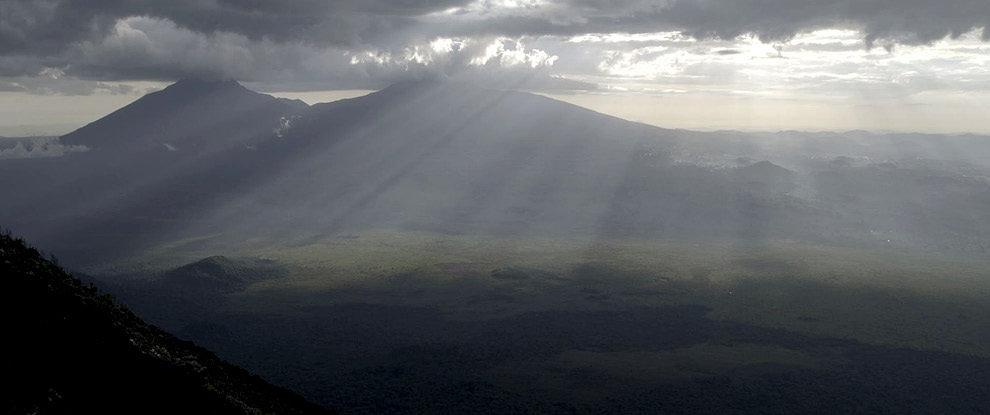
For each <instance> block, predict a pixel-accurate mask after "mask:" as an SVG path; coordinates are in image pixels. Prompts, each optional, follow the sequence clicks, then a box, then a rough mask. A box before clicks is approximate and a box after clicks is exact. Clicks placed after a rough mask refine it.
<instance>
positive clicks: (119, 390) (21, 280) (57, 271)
mask: <svg viewBox="0 0 990 415" xmlns="http://www.w3.org/2000/svg"><path fill="white" fill-rule="evenodd" d="M0 275H2V283H3V285H4V289H3V290H2V291H0V297H2V298H0V308H2V315H3V327H4V340H3V346H2V350H3V357H2V358H0V360H2V366H0V367H2V368H3V370H2V375H0V376H2V377H3V378H4V386H3V389H4V391H3V393H2V394H0V396H2V397H0V412H2V413H9V414H21V413H23V414H27V413H43V414H47V413H58V414H63V413H80V414H83V413H101V414H117V413H120V414H125V413H126V414H135V413H143V414H150V413H154V414H179V413H211V414H212V413H230V414H240V413H243V414H313V413H324V412H325V411H324V410H323V409H321V408H319V407H317V406H315V405H312V404H309V403H307V402H306V401H304V400H303V399H302V398H300V397H298V396H296V395H294V394H292V393H291V392H288V391H286V390H283V389H280V388H277V387H274V386H272V385H269V384H268V383H266V382H265V381H263V380H261V379H260V378H258V377H256V376H253V375H251V374H249V373H248V372H246V371H245V370H243V369H240V368H238V367H236V366H233V365H230V364H227V363H225V362H223V361H221V360H220V359H219V358H217V357H216V356H214V355H213V354H212V353H210V352H208V351H206V350H204V349H201V348H199V347H196V346H195V345H193V344H192V343H189V342H184V341H180V340H178V339H176V338H174V337H172V336H171V335H169V334H167V333H165V332H163V331H161V330H159V329H157V328H155V327H153V326H149V325H147V324H146V323H144V322H143V321H141V319H139V318H138V317H136V316H134V314H131V312H130V311H128V310H127V309H126V308H123V307H122V306H120V305H118V304H115V303H114V301H113V300H112V299H110V298H109V297H107V296H103V295H99V294H98V293H97V292H96V290H95V289H93V288H91V287H88V286H85V285H83V284H82V283H80V282H79V280H76V279H74V278H73V277H71V276H70V275H68V274H67V273H66V272H65V271H63V270H62V269H61V268H59V267H58V266H57V265H55V264H53V263H51V262H50V261H48V260H46V259H44V258H43V257H42V256H41V255H40V254H39V253H38V251H36V250H34V249H32V248H29V247H27V246H25V245H24V243H23V242H21V241H19V240H15V239H13V238H11V237H9V236H7V235H0Z"/></svg>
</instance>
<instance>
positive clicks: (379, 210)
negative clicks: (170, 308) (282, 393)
mask: <svg viewBox="0 0 990 415" xmlns="http://www.w3.org/2000/svg"><path fill="white" fill-rule="evenodd" d="M204 85H205V86H204ZM241 101H243V102H245V103H247V104H244V105H234V104H232V103H236V102H241ZM250 103H265V104H264V105H263V107H265V108H276V109H277V110H272V111H269V116H267V117H250V119H244V118H243V117H244V116H245V115H244V114H251V112H250V111H235V113H236V114H241V115H240V116H238V117H234V118H223V117H219V118H217V117H212V118H211V117H205V118H204V117H202V114H219V113H223V114H227V113H228V111H229V108H228V107H230V108H247V107H251V106H252V105H254V104H250ZM228 104H229V105H228ZM151 109H154V111H152V110H151ZM289 110H291V111H295V112H291V111H290V112H291V115H287V116H286V115H278V114H283V113H285V111H289ZM276 115H278V116H277V117H276ZM210 120H213V121H210ZM236 120H239V121H236ZM235 121H236V122H235ZM231 123H235V124H237V125H236V126H234V125H231ZM214 124H215V125H214ZM184 126H198V127H195V128H192V129H191V130H190V129H186V128H185V127H184ZM142 128H144V129H142ZM96 131H102V132H101V133H99V134H98V133H96ZM135 131H137V132H138V133H137V134H130V133H131V132H135ZM191 131H192V132H191ZM206 132H209V133H206ZM100 137H108V138H106V139H105V142H106V143H115V145H104V146H102V147H99V146H97V144H99V143H102V142H104V141H101V138H100ZM128 137H130V138H128ZM64 140H66V141H68V142H80V143H89V144H91V145H94V146H97V147H95V149H94V150H92V151H88V152H85V153H79V154H72V155H70V156H66V157H63V158H58V159H51V160H37V161H31V162H26V161H25V160H12V161H14V162H20V163H0V170H2V171H3V173H5V175H4V176H0V184H6V185H9V186H17V187H18V188H21V189H25V190H24V191H23V192H18V193H16V194H13V195H11V197H10V198H9V199H8V200H7V201H5V203H3V204H0V214H3V215H5V216H7V217H11V218H13V219H12V220H11V225H10V226H11V227H12V229H13V230H15V231H16V232H18V233H20V234H24V235H26V236H28V237H30V238H32V240H36V241H38V242H39V243H42V244H44V246H47V247H50V248H51V249H52V250H53V251H54V252H57V253H59V254H60V255H61V256H62V257H63V258H66V259H67V260H69V261H70V262H71V263H72V264H73V265H75V266H86V265H93V264H99V263H105V262H107V261H110V260H112V259H114V258H113V256H117V257H133V256H135V255H138V254H140V253H142V252H146V251H147V250H148V249H153V248H155V247H160V246H162V245H163V244H169V243H172V242H174V241H181V240H197V241H202V243H201V244H200V245H198V246H199V248H198V249H200V250H203V251H206V252H197V253H195V254H196V256H199V257H202V256H204V255H201V254H204V253H208V252H209V251H211V250H213V251H217V252H219V251H223V252H236V251H237V249H238V248H241V247H244V246H245V245H246V244H248V243H252V244H255V247H259V246H265V245H266V246H268V247H279V246H285V245H292V244H305V243H309V242H312V241H318V240H323V239H327V238H334V237H335V236H339V235H346V234H358V233H361V232H364V231H367V230H376V229H377V230H383V229H384V230H395V229H398V230H413V231H427V232H441V233H455V234H474V235H496V236H504V235H511V236H518V237H531V236H536V237H555V238H556V237H559V238H581V239H584V240H590V241H594V240H598V239H610V238H629V237H633V238H650V239H677V240H728V241H733V242H740V243H744V244H754V243H756V244H759V243H763V242H766V241H769V240H800V241H805V242H810V243H828V244H842V245H855V246H862V245H873V246H884V247H890V246H896V247H899V248H910V249H926V250H940V251H960V252H968V253H978V254H979V253H983V252H986V250H987V249H990V243H988V241H990V225H988V224H990V211H988V210H986V209H984V206H983V205H981V201H982V200H985V195H987V194H990V182H988V181H987V180H985V179H983V178H980V176H978V175H977V176H974V175H973V174H972V173H967V172H962V173H960V172H958V171H955V170H949V171H946V172H943V171H930V170H923V169H921V168H919V167H913V165H904V166H905V167H898V168H896V169H894V170H891V169H886V168H884V169H872V168H871V169H866V170H864V169H863V168H862V166H859V165H856V164H850V165H845V166H843V165H840V164H830V163H827V161H823V159H821V158H819V155H818V153H816V152H819V151H825V150H821V149H822V148H826V149H829V148H831V149H832V150H834V152H831V153H830V152H829V151H825V153H824V154H826V155H829V156H830V157H834V154H843V152H844V151H846V150H848V149H856V148H859V147H857V146H851V145H849V143H845V144H843V143H841V142H837V144H835V145H834V146H832V147H828V146H827V145H826V144H823V143H819V142H817V141H813V140H812V139H810V138H801V137H796V138H794V139H793V140H791V139H790V138H786V137H783V136H781V137H777V136H775V137H774V138H772V139H770V138H766V139H760V138H758V137H757V136H754V135H747V134H743V133H695V132H684V131H675V130H665V129H660V128H656V127H651V126H647V125H643V124H637V123H633V122H629V121H625V120H621V119H618V118H615V117H610V116H607V115H604V114H600V113H596V112H593V111H589V110H586V109H583V108H580V107H577V106H574V105H570V104H566V103H562V102H560V101H555V100H552V99H549V98H546V97H542V96H538V95H534V94H528V93H522V92H513V91H498V90H490V89H484V88H478V87H474V86H470V85H465V84H463V83H455V84H451V83H443V82H417V83H403V84H397V85H393V86H391V87H389V88H386V89H384V90H382V91H378V92H376V93H373V94H370V95H367V96H363V97H359V98H354V99H348V100H343V101H338V102H333V103H327V104H318V105H314V106H312V107H301V106H300V107H297V106H295V105H294V104H291V103H287V102H286V101H284V100H277V99H275V98H272V97H268V96H265V95H261V94H256V93H253V92H250V91H247V90H246V89H244V88H243V87H241V86H240V85H238V84H236V83H229V82H213V83H210V82H206V83H199V82H194V81H182V82H179V83H177V84H176V85H174V86H172V87H169V88H167V89H166V90H164V91H161V92H160V93H157V95H156V94H152V95H149V97H147V99H142V100H139V101H138V102H136V103H135V104H133V105H132V106H129V107H128V108H125V109H122V110H121V111H119V112H118V113H115V114H113V115H111V116H108V117H107V118H106V119H104V120H101V121H98V122H95V123H93V124H91V126H88V127H86V128H84V129H81V130H80V131H78V132H76V133H73V134H70V135H69V136H66V137H65V138H64ZM809 140H811V141H809ZM764 141H765V142H764ZM121 143H123V144H121ZM804 143H807V144H814V145H813V146H812V147H810V148H812V149H818V150H814V152H810V153H809V151H811V150H805V147H804V145H803V144H804ZM165 144H168V145H169V146H165ZM888 147H889V146H888ZM778 150H779V151H778ZM832 150H830V151H832ZM877 150H878V149H876V148H874V149H871V150H870V154H871V155H872V156H871V157H873V156H875V155H876V154H893V155H896V154H897V153H896V151H893V152H891V151H887V152H886V153H883V152H879V151H877ZM895 150H896V149H895ZM850 151H851V150H850ZM853 155H855V154H853ZM741 156H744V157H741ZM771 159H772V160H773V161H770V160H771ZM733 160H735V161H733ZM880 162H883V163H886V161H885V160H877V163H880ZM871 164H876V163H873V162H872V161H871ZM949 164H951V163H949ZM878 165H879V164H878ZM857 170H864V171H866V173H867V175H866V176H863V177H854V176H856V175H859V173H857ZM8 172H12V173H14V174H9V175H7V174H6V173H8ZM943 173H945V174H943ZM932 174H937V175H938V176H939V178H938V180H944V181H946V182H947V183H948V184H949V186H946V185H944V184H941V182H936V181H933V180H930V179H927V178H926V177H928V176H932ZM978 174H983V173H978ZM912 176H918V178H917V179H915V178H912ZM15 177H17V178H16V179H15ZM838 180H841V181H847V180H853V181H854V182H856V183H853V184H851V185H848V186H845V187H843V189H846V190H850V191H851V193H850V192H846V191H844V192H837V191H836V189H834V186H833V185H832V184H833V183H835V182H837V181H838ZM872 182H876V186H879V188H880V189H881V190H882V189H892V188H893V187H891V186H889V185H890V184H896V185H897V186H898V187H901V188H899V189H898V190H897V192H883V193H878V192H876V191H874V190H871V189H873V187H875V185H874V184H869V183H872ZM858 184H863V186H860V185H858ZM866 184H869V185H868V186H866ZM885 184H886V185H885ZM880 195H882V198H880V197H878V196H880ZM974 195H976V196H974ZM946 206H952V209H944V207H946ZM249 241H250V242H249Z"/></svg>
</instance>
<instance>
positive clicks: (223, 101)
mask: <svg viewBox="0 0 990 415" xmlns="http://www.w3.org/2000/svg"><path fill="white" fill-rule="evenodd" d="M306 108H307V105H306V104H305V103H303V102H302V101H298V100H288V99H282V98H275V97H272V96H270V95H265V94H259V93H257V92H254V91H251V90H248V89H247V88H245V87H243V86H242V85H241V84H239V83H237V82H236V81H230V80H197V79H184V80H180V81H178V82H176V83H174V84H172V85H171V86H169V87H167V88H165V89H163V90H161V91H157V92H152V93H150V94H148V95H145V96H143V97H141V98H140V99H138V100H137V101H135V102H133V103H131V104H129V105H127V106H125V107H123V108H121V109H119V110H117V111H114V112H113V113H111V114H110V115H107V116H106V117H103V118H101V119H99V120H97V121H95V122H93V123H90V124H88V125H86V126H84V127H82V128H80V129H78V130H76V131H73V132H72V133H69V134H67V135H65V136H63V137H62V143H63V144H66V145H83V146H87V147H90V148H94V149H101V150H115V151H120V150H122V149H123V148H127V149H133V148H135V147H137V148H140V147H144V148H146V149H155V150H167V151H200V152H202V151H205V150H207V149H216V148H222V147H224V146H231V145H251V144H253V143H256V142H257V141H259V140H264V139H266V138H268V137H269V136H270V135H271V134H272V132H273V131H275V130H277V129H278V128H280V126H281V122H282V120H287V119H291V118H292V117H293V116H294V115H296V114H298V113H300V112H301V111H303V110H305V109H306Z"/></svg>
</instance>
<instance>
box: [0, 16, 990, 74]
mask: <svg viewBox="0 0 990 415" xmlns="http://www.w3.org/2000/svg"><path fill="white" fill-rule="evenodd" d="M510 3H511V4H510ZM443 11H448V12H445V13H439V12H443ZM988 23H990V1H987V0H656V1H645V0H600V1H596V0H557V1H540V0H514V1H513V2H506V1H500V0H337V1H322V0H293V1H288V0H283V1H274V0H270V1H269V0H168V1H165V0H0V77H15V76H32V75H36V74H38V73H39V72H40V71H42V70H44V69H45V68H59V69H60V70H64V71H65V73H66V74H67V75H69V76H77V77H83V78H87V79H100V80H112V79H173V78H177V77H182V76H202V75H219V76H226V77H234V78H238V79H247V80H258V81H263V80H278V81H280V82H309V81H316V82H322V81H334V82H337V84H347V83H348V82H352V81H353V80H358V81H360V82H366V83H367V82H372V81H373V78H375V77H376V76H379V75H380V74H382V73H384V74H386V75H387V76H385V77H384V78H382V79H393V78H394V77H395V76H396V71H401V70H404V69H403V68H404V66H403V65H405V64H401V65H398V66H397V67H396V68H385V69H380V68H378V69H376V68H370V69H368V68H361V67H352V66H354V65H352V64H351V62H350V59H349V58H347V54H348V53H350V52H354V53H363V52H365V51H368V50H373V51H378V52H382V53H390V54H391V55H393V56H397V55H400V54H401V53H402V51H404V50H405V49H404V48H406V47H408V46H409V45H414V44H424V42H428V41H429V40H431V39H433V38H435V37H437V36H457V37H464V38H491V37H496V36H510V37H517V36H527V35H528V36H543V35H559V36H569V35H580V34H587V33H614V32H623V33H648V32H657V31H681V32H683V33H685V34H687V35H689V36H693V37H696V38H722V39H731V38H734V37H736V36H739V35H742V34H755V35H756V36H758V37H759V38H760V39H761V40H763V41H766V42H779V41H786V40H788V39H790V38H792V37H793V36H794V35H795V34H797V33H801V32H804V31H810V30H815V29H821V28H850V29H856V30H860V31H861V32H862V33H863V39H864V41H865V43H864V44H866V45H870V46H872V45H874V44H879V45H881V46H889V45H892V44H898V43H901V44H924V43H929V42H932V41H934V40H937V39H941V38H944V37H946V36H958V35H960V34H963V33H966V32H968V31H970V30H973V29H980V28H984V27H986V26H987V25H988ZM983 33H984V38H987V37H990V31H987V30H984V32H983ZM550 52H551V53H552V52H553V51H550ZM720 53H721V52H720ZM566 58H567V56H564V57H562V59H566ZM417 65H418V63H417ZM406 66H408V65H406ZM412 66H414V67H415V66H416V65H412ZM448 66H449V65H448ZM416 70H419V69H416ZM414 72H415V71H414ZM372 83H373V82H372Z"/></svg>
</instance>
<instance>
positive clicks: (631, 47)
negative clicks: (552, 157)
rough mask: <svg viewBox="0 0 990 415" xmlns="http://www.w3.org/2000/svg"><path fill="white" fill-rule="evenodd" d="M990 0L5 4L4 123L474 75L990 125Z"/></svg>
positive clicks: (67, 0)
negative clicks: (238, 84) (232, 93)
mask: <svg viewBox="0 0 990 415" xmlns="http://www.w3.org/2000/svg"><path fill="white" fill-rule="evenodd" d="M988 26H990V1H986V0H657V1H645V0H391V1H390V0H337V1H321V0H282V1H264V0H173V1H152V0H112V1H108V0H101V1H97V0H0V135H7V136H11V135H29V134H61V133H64V132H67V131H70V130H72V129H74V128H76V127H78V126H81V125H83V124H85V123H86V122H89V121H92V120H95V119H97V118H99V117H100V116H102V115H105V114H107V113H109V112H111V111H113V110H114V109H116V108H119V107H120V106H123V105H126V104H127V103H128V102H131V101H133V100H134V99H136V98H138V97H140V96H141V95H143V94H145V93H147V92H150V91H154V90H156V89H160V88H162V87H164V86H165V85H168V83H170V82H172V81H175V80H177V79H181V78H186V77H211V78H227V79H237V80H240V81H242V82H243V83H245V84H246V85H248V86H249V87H250V88H252V89H255V90H259V91H262V92H268V93H273V94H275V95H279V96H290V97H296V98H301V99H304V100H306V101H307V102H321V101H328V100H333V99H339V98H342V97H350V96H356V95H360V94H364V93H367V92H369V91H373V90H376V89H379V88H382V87H384V86H387V85H389V84H391V83H394V82H397V81H404V80H416V79H426V78H452V79H466V80H469V81H472V82H475V83H478V84H484V85H489V86H491V87H493V88H513V89H522V90H528V91H533V92H537V93H541V94H544V95H547V96H551V97H553V98H557V99H561V100H564V101H567V102H571V103H574V104H577V105H581V106H584V107H587V108H591V109H594V110H597V111H601V112H605V113H608V114H612V115H616V116H620V117H622V118H627V119H631V120H634V121H641V122H645V123H649V124H654V125H658V126H662V127H670V128H690V129H699V130H719V129H739V130H761V131H774V130H787V129H795V130H816V131H818V130H832V131H835V130H840V131H841V130H853V129H865V130H875V131H919V132H940V133H960V132H973V133H987V134H990V117H986V116H985V113H987V111H986V108H985V105H986V104H985V103H987V102H990V101H988V100H987V99H988V98H990V65H988V63H990V62H988V61H990V43H988V40H990V29H987V27H988Z"/></svg>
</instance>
